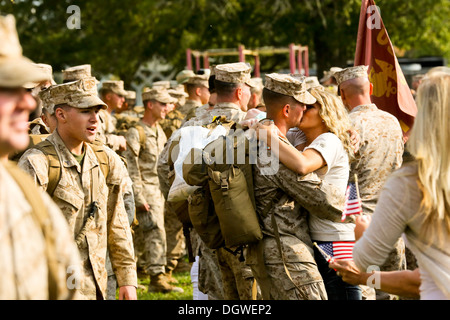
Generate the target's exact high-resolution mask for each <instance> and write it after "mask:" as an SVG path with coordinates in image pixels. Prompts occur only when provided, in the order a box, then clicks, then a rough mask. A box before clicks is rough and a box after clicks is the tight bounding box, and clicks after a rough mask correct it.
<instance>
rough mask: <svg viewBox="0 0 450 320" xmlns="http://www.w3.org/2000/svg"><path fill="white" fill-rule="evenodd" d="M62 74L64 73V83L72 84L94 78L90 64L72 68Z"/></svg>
mask: <svg viewBox="0 0 450 320" xmlns="http://www.w3.org/2000/svg"><path fill="white" fill-rule="evenodd" d="M62 73H63V82H71V81H76V80H80V79H83V78H90V77H92V75H91V65H90V64H83V65H79V66H75V67H70V68H67V69H65V70H63V72H62Z"/></svg>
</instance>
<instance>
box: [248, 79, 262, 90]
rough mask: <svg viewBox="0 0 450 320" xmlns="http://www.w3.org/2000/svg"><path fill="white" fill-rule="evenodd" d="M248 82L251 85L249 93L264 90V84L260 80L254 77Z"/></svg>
mask: <svg viewBox="0 0 450 320" xmlns="http://www.w3.org/2000/svg"><path fill="white" fill-rule="evenodd" d="M250 81H251V82H252V84H253V87H252V89H251V92H261V91H262V90H263V89H264V84H263V80H262V78H259V77H256V78H251V79H250Z"/></svg>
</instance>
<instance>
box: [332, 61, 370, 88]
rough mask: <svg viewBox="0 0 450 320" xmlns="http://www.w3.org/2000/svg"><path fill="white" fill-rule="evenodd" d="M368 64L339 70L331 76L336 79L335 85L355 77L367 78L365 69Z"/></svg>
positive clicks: (367, 67)
mask: <svg viewBox="0 0 450 320" xmlns="http://www.w3.org/2000/svg"><path fill="white" fill-rule="evenodd" d="M368 69H369V66H364V65H361V66H355V67H349V68H345V69H343V70H341V71H338V72H336V73H335V74H334V75H333V76H334V78H335V79H336V82H337V85H338V86H339V85H341V83H342V82H345V81H348V80H352V79H356V78H368V74H367V70H368Z"/></svg>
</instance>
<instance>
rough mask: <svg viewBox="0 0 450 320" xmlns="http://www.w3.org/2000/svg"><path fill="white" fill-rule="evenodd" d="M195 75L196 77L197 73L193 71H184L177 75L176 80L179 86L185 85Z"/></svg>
mask: <svg viewBox="0 0 450 320" xmlns="http://www.w3.org/2000/svg"><path fill="white" fill-rule="evenodd" d="M193 75H195V73H194V71H192V70H182V71H180V72H179V73H178V74H177V76H176V78H175V79H176V80H177V82H178V83H179V84H185V83H186V81H188V79H189V77H192V76H193Z"/></svg>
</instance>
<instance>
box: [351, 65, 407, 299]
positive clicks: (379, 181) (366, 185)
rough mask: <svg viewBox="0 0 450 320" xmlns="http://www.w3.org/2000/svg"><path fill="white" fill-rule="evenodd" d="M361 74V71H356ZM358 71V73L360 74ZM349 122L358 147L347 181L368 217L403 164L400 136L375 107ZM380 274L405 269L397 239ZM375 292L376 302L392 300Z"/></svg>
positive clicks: (356, 110) (359, 109) (358, 109)
mask: <svg viewBox="0 0 450 320" xmlns="http://www.w3.org/2000/svg"><path fill="white" fill-rule="evenodd" d="M358 70H360V71H358V72H363V71H364V68H360V69H358ZM361 70H362V71H361ZM349 118H350V121H351V123H352V125H353V127H354V128H355V130H356V131H357V132H358V133H359V135H360V139H361V142H360V148H359V150H358V152H357V153H356V154H355V160H354V161H353V162H352V163H351V164H350V177H349V180H350V181H351V182H354V176H355V174H356V175H357V177H358V187H359V193H360V196H361V205H362V209H363V213H364V214H368V215H372V214H373V212H374V211H375V207H376V204H377V202H378V197H379V194H380V191H381V189H382V188H383V185H384V184H385V182H386V180H387V178H388V177H389V175H390V174H391V173H392V172H393V171H394V170H396V169H398V168H400V167H401V165H402V162H403V151H404V144H403V133H402V129H401V127H400V124H399V122H398V120H397V119H396V118H395V117H394V116H393V115H391V114H390V113H387V112H385V111H382V110H380V109H378V108H377V106H376V105H375V104H369V105H361V106H358V107H356V108H354V109H353V110H352V111H351V112H350V113H349ZM380 269H381V270H382V271H392V270H405V269H406V257H405V243H404V241H403V239H401V238H400V239H399V240H398V241H397V243H396V244H395V247H394V248H393V250H392V251H391V253H390V254H389V257H388V258H387V260H386V262H385V264H384V265H383V266H381V268H380ZM392 298H393V296H392V295H388V294H386V293H383V292H381V291H379V290H377V300H380V299H392Z"/></svg>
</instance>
